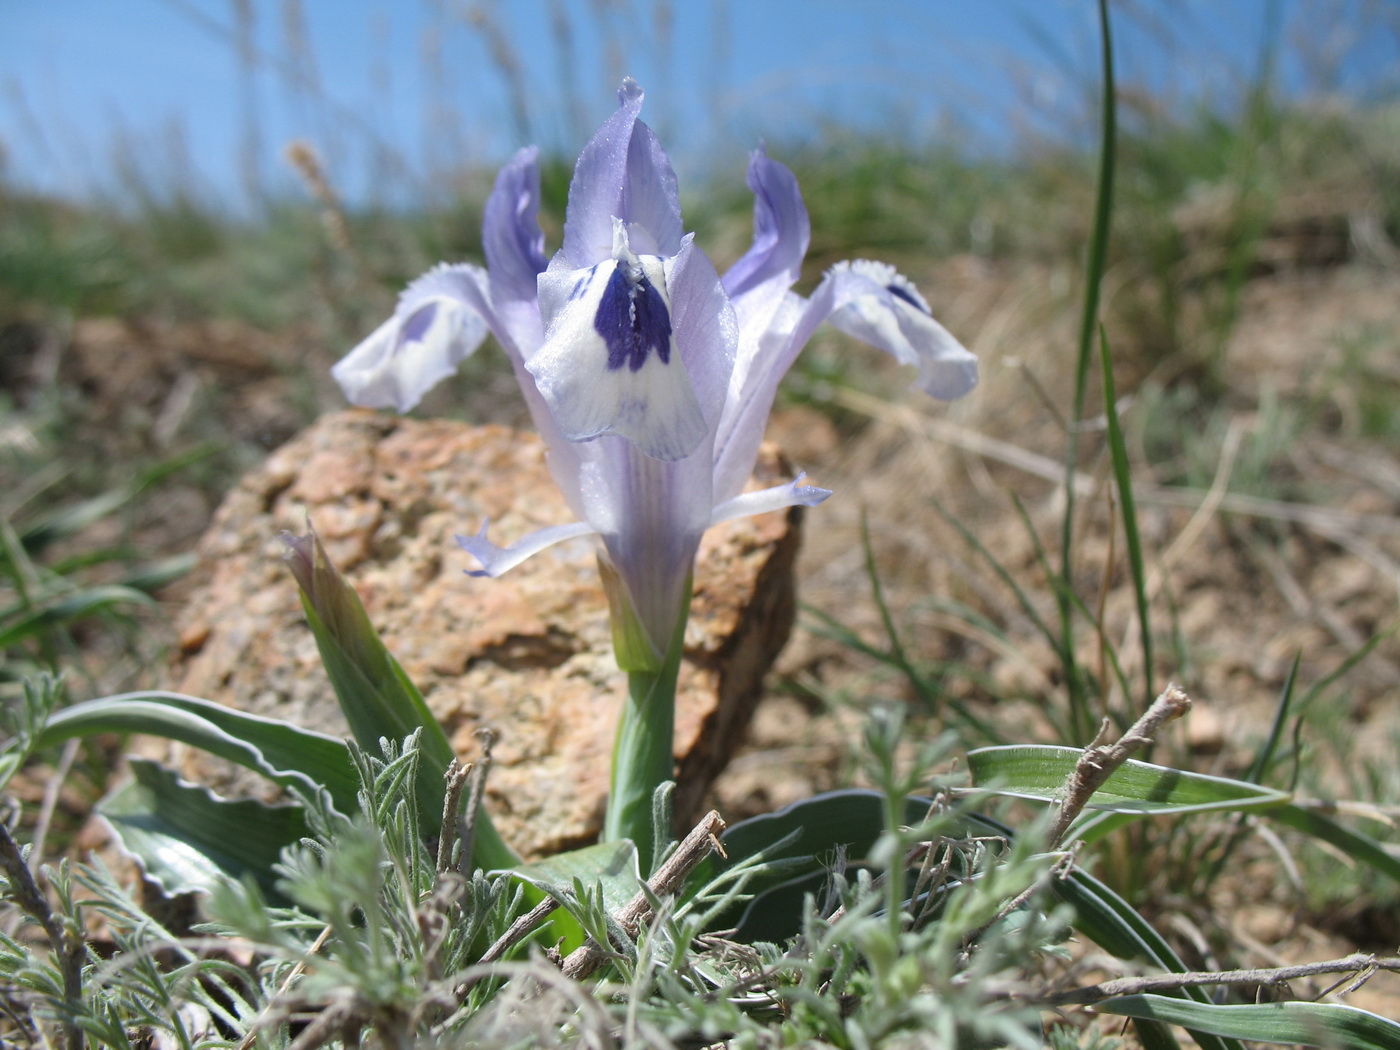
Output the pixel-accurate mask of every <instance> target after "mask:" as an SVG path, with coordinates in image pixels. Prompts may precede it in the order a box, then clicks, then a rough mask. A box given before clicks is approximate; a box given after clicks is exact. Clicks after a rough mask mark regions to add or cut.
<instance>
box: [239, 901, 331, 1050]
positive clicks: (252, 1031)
mask: <svg viewBox="0 0 1400 1050" xmlns="http://www.w3.org/2000/svg"><path fill="white" fill-rule="evenodd" d="M330 936H331V927H330V926H326V927H325V928H324V929H323V930H321V932H320V933H319V934H317V935H316V940H315V942H314V943H313V944H312V945H311V950H310V951H309V952H307V953H306V954H307V958H310V957H311V956H313V955H315V954H316V953H317V952H319V951H320V950H321V949H322V948H324V947H325V946H326V941H328V940H330ZM305 972H306V959H302V960H301V961H300V962H298V963H297V964H296V965H295V966H293V967H292V972H291V973H289V974H287V979H286V980H285V981H283V982H282V986H281V987H280V988H278V989H277V995H276V996H275V997H274V998H273V1001H272V1002H271V1003H268V1005H267V1008H266V1009H264V1010H263V1012H262V1016H261V1017H259V1018H258V1019H257V1020H256V1021H254V1022H253V1026H252V1027H251V1028H249V1029H248V1034H247V1035H245V1036H244V1037H243V1038H242V1039H241V1040H239V1043H238V1047H237V1050H249V1048H250V1047H251V1046H252V1045H253V1044H254V1043H256V1042H257V1041H258V1029H259V1028H260V1027H262V1026H263V1025H264V1024H265V1023H266V1022H267V1021H268V1019H269V1018H270V1017H271V1016H272V1008H273V1006H274V1005H275V1004H276V1002H277V1000H278V999H281V998H283V997H284V996H285V995H286V994H287V993H288V992H289V991H290V990H291V987H292V985H293V984H294V983H295V982H296V979H297V978H298V977H300V976H301V975H302V974H303V973H305ZM326 1012H327V1011H322V1012H321V1014H319V1015H318V1017H323V1016H325V1014H326ZM303 1034H304V1033H303Z"/></svg>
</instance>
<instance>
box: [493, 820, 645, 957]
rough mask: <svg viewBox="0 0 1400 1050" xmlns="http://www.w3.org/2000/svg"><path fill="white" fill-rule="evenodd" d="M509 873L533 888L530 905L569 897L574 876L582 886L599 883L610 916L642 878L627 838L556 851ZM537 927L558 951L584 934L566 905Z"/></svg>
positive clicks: (581, 939) (580, 940)
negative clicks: (551, 898)
mask: <svg viewBox="0 0 1400 1050" xmlns="http://www.w3.org/2000/svg"><path fill="white" fill-rule="evenodd" d="M512 874H514V875H515V876H517V877H518V878H519V879H521V881H523V882H525V883H528V884H529V887H530V888H531V889H532V890H533V891H534V892H533V893H527V899H528V901H529V902H530V903H532V904H533V903H535V902H536V901H540V900H543V899H544V897H545V895H548V896H550V897H553V898H554V899H555V900H557V901H563V900H569V899H571V898H572V897H573V896H574V880H575V879H577V880H578V881H579V882H581V883H583V884H584V885H585V886H593V885H595V884H599V885H601V886H602V887H603V903H604V904H605V905H606V906H607V909H608V913H609V914H610V915H616V914H617V913H618V912H619V911H620V910H622V907H623V906H624V905H626V904H627V903H628V902H630V901H631V900H632V898H633V897H635V896H636V895H637V890H638V889H639V888H640V886H641V881H642V872H641V868H640V866H639V865H638V863H637V847H636V845H635V844H633V842H632V840H631V839H619V840H617V841H614V842H601V843H599V844H598V845H596V846H585V847H584V848H583V849H576V850H570V851H568V852H567V853H556V854H555V855H554V856H552V857H545V858H544V859H543V860H538V861H535V862H534V863H533V864H524V865H521V866H520V867H519V868H516V869H515V870H514V871H513V872H512ZM540 929H541V930H545V929H547V930H548V934H547V940H546V942H545V943H555V942H558V946H559V950H560V951H561V952H565V953H567V952H570V951H572V950H573V949H575V948H577V947H578V946H579V945H581V944H582V943H583V942H584V939H585V936H586V935H585V933H584V930H583V927H582V926H581V925H580V924H579V922H578V920H577V919H575V918H574V917H573V916H572V915H571V914H569V912H568V910H567V909H566V908H556V909H555V910H554V911H553V912H551V913H550V916H549V919H548V920H547V922H546V923H545V924H542V925H541V927H540Z"/></svg>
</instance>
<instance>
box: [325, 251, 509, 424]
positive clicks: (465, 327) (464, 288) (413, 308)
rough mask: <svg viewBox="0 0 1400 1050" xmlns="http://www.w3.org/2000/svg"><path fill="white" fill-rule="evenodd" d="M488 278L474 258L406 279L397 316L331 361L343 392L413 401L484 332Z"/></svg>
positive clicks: (406, 406)
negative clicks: (470, 263) (473, 263)
mask: <svg viewBox="0 0 1400 1050" xmlns="http://www.w3.org/2000/svg"><path fill="white" fill-rule="evenodd" d="M485 285H486V273H485V271H483V270H482V269H481V268H480V267H476V266H452V267H445V266H440V267H438V268H437V269H436V270H432V271H430V272H429V273H428V274H425V275H424V276H423V277H421V278H419V279H418V280H417V281H415V282H414V283H413V284H411V285H409V287H408V289H407V290H406V291H405V292H404V293H403V295H402V296H401V297H400V299H399V306H398V309H397V310H396V311H395V312H394V316H393V317H391V318H390V319H389V320H387V321H385V322H384V323H383V324H382V325H380V326H379V327H378V328H376V329H375V330H374V331H373V332H372V333H371V334H370V335H369V336H368V337H367V338H366V339H365V340H364V341H363V342H361V343H360V345H359V346H357V347H355V348H354V349H353V350H351V351H350V352H349V353H348V354H346V355H345V356H344V357H343V358H341V359H340V361H338V362H337V363H336V365H335V366H334V367H333V368H332V369H331V375H332V376H333V377H334V378H335V381H336V382H337V383H339V384H340V388H341V389H342V390H343V391H344V392H345V396H346V398H347V399H348V400H349V401H350V402H351V403H352V404H356V405H361V406H363V407H366V408H393V409H396V410H397V411H399V412H407V411H409V410H410V409H411V408H413V406H414V405H416V404H418V402H419V401H421V400H422V399H423V395H424V394H426V393H427V392H428V391H429V390H431V389H432V388H433V387H434V386H436V385H437V384H438V383H440V382H441V381H442V380H444V379H446V378H447V377H448V376H450V375H452V374H453V373H454V372H455V371H456V370H457V366H458V365H460V364H461V363H462V362H463V361H465V360H466V359H467V358H468V357H470V356H471V355H472V354H473V353H474V352H475V351H476V349H477V347H478V346H480V345H481V341H482V340H483V339H484V338H485V337H486V332H487V328H488V324H489V318H490V307H489V305H488V304H487V302H486V297H485Z"/></svg>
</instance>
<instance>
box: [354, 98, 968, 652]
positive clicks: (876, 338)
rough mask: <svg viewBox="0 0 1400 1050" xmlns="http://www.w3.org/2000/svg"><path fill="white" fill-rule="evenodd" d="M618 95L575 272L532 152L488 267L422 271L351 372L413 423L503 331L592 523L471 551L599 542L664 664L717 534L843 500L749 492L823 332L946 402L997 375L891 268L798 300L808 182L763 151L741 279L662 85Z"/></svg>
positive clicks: (371, 402)
mask: <svg viewBox="0 0 1400 1050" xmlns="http://www.w3.org/2000/svg"><path fill="white" fill-rule="evenodd" d="M618 97H619V103H620V105H619V108H618V110H617V112H616V113H614V114H613V116H612V117H611V118H609V119H608V120H607V121H606V122H605V123H604V124H603V126H602V127H601V128H599V130H598V132H597V134H596V135H594V137H593V139H592V140H591V141H590V142H589V143H588V145H587V146H585V147H584V150H583V153H582V154H581V155H580V157H579V160H578V165H577V167H576V168H575V171H574V178H573V182H572V183H571V185H570V187H569V205H568V213H567V217H566V221H565V225H564V244H563V247H562V248H561V249H560V250H559V251H558V253H556V254H555V256H554V257H553V259H551V260H549V261H548V262H546V260H545V256H544V251H543V235H542V234H541V233H540V229H539V225H538V222H537V214H538V210H539V169H538V164H537V153H536V151H535V150H534V149H527V150H521V151H520V152H519V153H517V154H516V156H515V158H514V160H512V161H511V162H510V164H508V165H507V166H506V167H505V168H504V169H503V170H502V171H501V173H500V175H499V176H498V177H497V179H496V186H495V189H494V191H493V192H492V194H491V197H490V199H489V200H488V201H487V204H486V216H485V223H484V238H483V239H484V242H485V250H486V262H487V266H486V269H484V270H483V269H482V268H481V267H478V266H473V265H470V264H461V265H455V266H447V265H442V266H439V267H437V268H436V269H434V270H432V271H430V272H429V273H427V274H425V275H424V276H423V277H420V278H419V279H418V280H417V281H415V282H414V283H413V284H411V285H409V287H408V289H407V290H406V291H405V292H404V293H403V295H402V297H401V298H400V300H399V306H398V309H397V310H396V312H395V314H394V316H393V317H392V318H390V319H389V320H388V321H386V322H385V323H384V324H383V325H381V326H380V327H379V328H378V329H376V330H375V331H374V332H373V333H372V334H371V335H370V336H369V337H368V338H367V339H366V340H365V341H364V342H362V343H361V344H360V345H359V346H357V347H356V348H355V349H354V350H352V351H351V352H350V353H349V354H347V355H346V357H345V358H344V359H342V360H341V361H340V362H339V363H338V364H337V365H336V366H335V369H334V375H335V378H336V380H337V381H338V382H339V383H340V385H341V387H342V389H343V390H344V391H345V394H346V396H347V397H348V398H349V399H350V400H351V401H352V402H354V403H355V404H358V405H367V406H369V407H376V408H378V407H385V408H394V409H397V410H398V411H400V412H403V411H407V410H408V409H410V408H412V407H413V406H414V405H415V404H416V403H417V402H418V401H419V399H421V398H422V396H423V394H424V393H426V392H427V390H428V389H429V388H431V387H432V386H433V385H434V384H435V383H437V382H439V381H440V380H441V379H443V378H445V377H446V376H448V375H450V374H452V372H453V371H454V370H455V369H456V367H457V366H458V365H459V364H460V363H461V362H462V361H463V360H464V359H465V358H466V357H468V356H469V355H470V354H471V353H473V352H474V351H475V350H476V348H477V346H479V345H480V343H481V341H482V340H483V339H484V338H485V335H486V333H487V331H490V332H492V333H493V334H495V336H496V337H497V339H498V340H499V341H500V343H501V345H502V346H503V347H504V348H505V351H506V354H507V355H508V356H509V358H510V361H511V364H512V366H513V367H514V369H515V374H516V377H517V379H518V380H519V382H520V387H521V390H522V392H523V393H524V395H525V400H526V403H527V404H528V405H529V408H530V413H531V415H532V417H533V418H534V421H535V424H536V426H537V427H538V428H539V431H540V433H541V436H542V437H543V438H544V440H545V443H546V445H547V446H548V449H549V453H548V459H549V465H550V470H551V472H552V473H553V476H554V479H555V481H556V482H557V483H558V485H559V487H560V489H561V490H562V491H563V493H564V496H565V499H566V500H567V501H568V503H569V506H570V507H571V508H572V510H573V511H574V513H575V514H576V515H577V516H578V518H579V521H577V522H575V523H572V524H567V525H560V526H556V527H554V528H549V529H543V530H541V531H540V532H537V533H533V534H531V535H530V536H526V537H524V538H522V539H520V540H517V541H516V542H515V543H514V544H512V545H511V546H509V547H505V548H502V547H498V546H496V545H495V544H493V543H491V542H490V541H489V540H488V539H487V538H486V526H485V525H483V526H482V528H481V531H480V532H479V533H478V534H476V535H474V536H463V537H459V540H460V542H461V544H462V546H463V547H465V548H466V549H467V551H469V552H470V553H471V554H472V555H474V556H475V557H476V559H477V560H478V561H479V562H480V563H481V566H482V568H481V569H480V570H478V571H477V573H476V574H478V575H482V574H484V575H490V576H496V575H499V574H500V573H502V572H505V571H506V570H507V569H509V568H511V567H512V566H514V565H517V564H519V563H520V562H521V561H523V560H524V559H525V558H527V557H529V556H530V555H532V554H534V553H536V552H537V551H539V550H542V549H543V548H545V547H547V546H549V545H551V544H553V543H556V542H559V541H560V540H563V539H567V538H569V537H574V536H583V535H589V534H596V535H597V536H598V537H599V538H600V539H601V541H602V544H603V548H604V550H605V552H606V553H605V558H606V560H607V562H608V563H609V564H610V566H611V568H612V569H614V570H615V571H616V575H617V577H618V578H619V579H620V580H621V581H622V584H623V586H624V587H625V589H626V597H627V598H628V600H629V601H630V604H631V611H632V613H633V614H634V615H635V617H636V620H637V622H638V623H639V624H640V625H641V628H642V630H643V631H644V632H645V634H646V636H647V638H648V640H649V642H650V644H651V646H652V648H653V649H654V650H655V652H656V654H657V655H658V656H659V655H660V654H661V653H662V652H663V651H664V650H665V648H666V646H667V643H668V640H669V639H670V637H671V635H672V633H673V631H674V630H675V629H676V627H677V624H678V623H679V622H680V619H681V617H682V616H683V614H684V611H685V610H684V599H685V595H686V592H687V586H688V580H689V576H690V573H691V570H692V567H693V564H694V561H695V552H696V550H697V548H698V546H699V543H700V536H701V535H702V534H703V533H704V531H705V530H706V529H707V528H709V527H710V526H711V525H714V524H717V523H719V522H721V521H726V520H729V519H731V518H736V517H742V516H745V515H749V514H758V513H762V512H764V511H769V510H776V509H780V508H782V507H789V506H793V505H796V504H802V505H806V506H814V505H816V504H817V503H820V502H821V501H822V500H824V499H826V497H827V496H829V495H830V492H828V491H827V490H825V489H819V488H815V487H813V486H807V485H803V484H801V480H802V479H801V478H799V479H798V480H797V481H794V482H792V483H789V484H786V485H780V486H777V487H775V488H771V489H767V490H764V491H761V492H753V493H744V492H743V489H744V486H745V484H746V482H747V481H748V478H749V475H750V474H751V473H752V471H753V466H754V462H755V460H756V458H757V455H758V447H759V444H760V442H761V441H762V438H763V429H764V425H765V423H766V422H767V419H768V413H769V411H770V410H771V408H772V406H773V399H774V396H775V395H776V392H777V387H778V382H779V380H780V379H781V378H782V377H783V375H784V373H786V372H787V370H788V368H789V366H791V364H792V362H793V360H794V359H795V358H796V356H797V354H798V353H799V352H800V351H801V349H802V347H803V346H804V345H805V344H806V343H807V341H808V339H809V338H810V337H811V335H812V333H813V332H814V331H815V330H816V328H817V326H818V325H820V324H821V323H822V322H823V321H825V320H830V321H831V322H832V323H833V324H834V325H836V326H837V327H838V328H840V329H842V330H843V331H846V332H848V333H849V334H851V335H853V336H855V337H857V338H859V339H862V340H864V341H865V342H868V343H870V344H872V345H874V346H877V347H879V348H880V349H882V350H885V351H886V352H888V353H890V354H892V355H893V356H894V357H896V358H897V359H898V360H900V361H902V362H905V363H908V364H913V365H915V366H916V367H917V368H918V370H919V385H920V386H921V387H922V388H923V389H924V390H926V391H927V392H928V393H930V394H932V395H933V396H934V397H939V398H954V397H959V396H961V395H962V394H965V393H967V392H968V391H969V390H970V389H972V387H973V386H974V385H975V384H976V382H977V362H976V359H975V358H974V357H973V356H972V354H970V353H969V352H968V351H967V350H966V349H964V348H963V346H962V345H961V344H960V343H959V342H958V341H957V340H956V339H954V338H953V337H952V336H951V335H950V334H949V333H948V332H947V331H946V330H945V329H944V328H943V327H942V326H941V325H939V324H938V322H937V321H935V320H934V319H933V317H932V316H931V314H930V313H929V309H928V304H927V303H926V302H925V301H924V299H923V297H922V296H921V295H920V294H919V292H918V291H917V290H916V289H915V288H914V286H913V285H912V284H911V283H910V282H909V281H908V280H907V279H906V278H904V277H903V276H901V275H900V274H898V273H896V272H895V270H894V269H893V268H891V267H889V266H886V265H884V264H883V263H875V262H868V261H863V260H860V261H855V262H849V263H839V264H838V265H836V266H835V267H833V268H832V269H831V270H830V271H829V272H828V273H827V274H826V276H825V277H824V278H823V280H822V282H821V283H820V284H819V285H818V287H817V289H816V290H815V291H814V292H813V293H812V295H811V296H810V297H807V298H803V297H801V296H799V295H796V294H794V293H793V292H792V291H791V288H792V285H793V284H794V282H796V280H797V279H798V277H799V276H800V274H801V268H802V258H803V256H804V255H805V254H806V251H807V242H808V239H809V235H810V226H809V223H808V219H807V210H806V208H805V207H804V206H803V204H802V196H801V194H800V193H799V191H798V188H797V181H796V179H794V178H793V175H792V173H791V172H790V171H789V170H788V169H787V168H786V167H784V166H783V165H782V164H779V163H778V162H777V161H774V160H771V159H769V158H768V157H767V155H766V154H765V153H764V152H763V150H762V149H759V150H756V151H755V152H754V154H753V156H752V158H751V160H750V163H749V173H748V184H749V187H750V189H752V190H753V192H754V197H755V201H754V240H753V245H752V247H750V249H749V250H748V252H747V253H746V254H745V255H744V256H743V258H741V259H740V260H739V261H738V262H736V263H735V264H734V265H733V266H732V267H731V268H730V269H729V271H728V272H727V273H726V274H725V275H724V277H723V278H721V277H720V276H719V275H718V274H717V273H716V271H715V268H714V266H713V265H711V263H710V260H709V259H708V258H707V257H706V256H705V254H704V252H702V251H701V250H700V249H699V248H697V247H696V246H695V245H694V243H693V239H692V235H689V234H685V233H684V232H683V227H682V225H681V215H680V204H679V200H678V197H677V194H676V177H675V174H674V172H673V171H672V170H671V165H670V161H669V160H668V159H667V157H666V154H665V152H664V151H663V150H662V149H661V146H660V144H659V143H658V142H657V140H656V136H655V135H654V134H652V131H651V129H650V128H649V127H647V125H646V124H644V123H643V122H642V121H641V120H639V119H638V115H639V113H640V112H641V107H642V92H641V90H640V89H639V88H638V87H637V85H636V84H635V83H634V82H632V81H631V80H627V81H624V82H623V86H622V89H621V90H620V91H619V93H618ZM615 613H616V610H615Z"/></svg>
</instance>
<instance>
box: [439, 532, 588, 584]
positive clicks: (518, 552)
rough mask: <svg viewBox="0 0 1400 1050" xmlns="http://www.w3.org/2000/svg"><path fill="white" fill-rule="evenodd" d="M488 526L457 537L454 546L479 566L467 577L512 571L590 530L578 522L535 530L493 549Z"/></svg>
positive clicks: (584, 534)
mask: <svg viewBox="0 0 1400 1050" xmlns="http://www.w3.org/2000/svg"><path fill="white" fill-rule="evenodd" d="M488 524H489V523H488V522H484V521H483V522H482V523H481V530H480V531H479V532H478V533H477V534H476V535H475V536H458V537H457V543H458V544H459V545H460V546H461V547H462V549H463V550H465V551H466V552H467V553H468V554H470V555H471V556H472V557H473V558H475V559H476V560H477V561H479V562H481V568H480V569H468V570H467V575H468V576H499V575H501V573H503V572H505V571H506V570H508V569H513V568H515V567H516V566H517V565H519V564H520V563H521V562H522V561H524V560H525V559H526V558H528V557H530V556H531V555H534V554H538V553H539V552H540V551H542V550H544V549H545V548H546V547H552V546H554V545H555V544H556V543H562V542H564V540H572V539H576V538H578V537H580V536H591V535H592V534H593V526H591V525H589V524H587V523H586V522H582V521H571V522H569V523H568V524H567V525H552V526H550V527H549V528H546V529H537V530H536V531H534V532H531V533H529V534H528V535H525V536H522V537H521V538H520V539H518V540H516V541H515V542H514V543H512V544H511V545H510V546H509V547H497V546H496V545H495V544H494V543H492V542H491V541H490V540H488V539H487V538H486V526H487V525H488Z"/></svg>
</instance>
